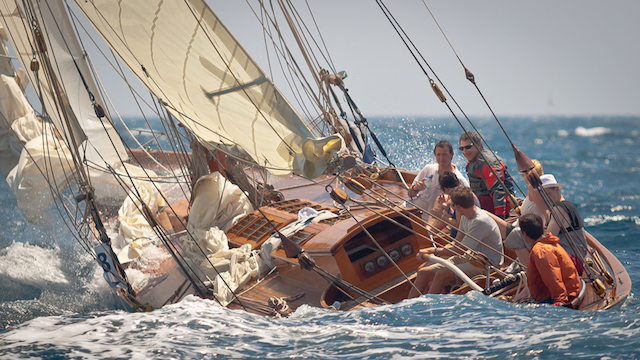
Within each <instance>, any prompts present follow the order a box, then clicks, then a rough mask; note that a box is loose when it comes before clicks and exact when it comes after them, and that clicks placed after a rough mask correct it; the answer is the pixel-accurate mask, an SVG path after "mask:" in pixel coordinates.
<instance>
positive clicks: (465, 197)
mask: <svg viewBox="0 0 640 360" xmlns="http://www.w3.org/2000/svg"><path fill="white" fill-rule="evenodd" d="M449 197H450V198H451V202H452V203H453V205H458V206H461V207H463V208H465V209H469V208H472V207H473V205H475V201H474V199H473V192H472V191H471V188H469V187H466V186H464V185H458V186H456V187H454V188H453V189H452V190H451V192H450V193H449Z"/></svg>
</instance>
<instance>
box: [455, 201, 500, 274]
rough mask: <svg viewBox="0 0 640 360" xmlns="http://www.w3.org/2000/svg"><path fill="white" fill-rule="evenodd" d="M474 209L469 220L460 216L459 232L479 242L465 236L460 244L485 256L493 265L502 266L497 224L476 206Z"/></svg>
mask: <svg viewBox="0 0 640 360" xmlns="http://www.w3.org/2000/svg"><path fill="white" fill-rule="evenodd" d="M475 209H476V211H475V214H474V215H473V217H472V218H471V219H468V218H467V217H466V216H460V230H461V231H462V232H463V233H465V234H469V235H471V236H473V237H474V238H476V239H478V241H479V242H478V241H476V240H474V239H472V238H470V237H469V236H468V235H465V236H464V238H462V244H464V245H466V246H467V247H469V248H471V249H473V250H475V251H478V252H481V253H483V254H485V255H486V256H487V257H488V258H489V260H490V261H491V263H492V264H493V265H502V262H503V260H504V259H503V256H502V253H503V249H502V237H501V235H500V229H499V228H498V224H497V223H496V222H495V220H493V219H492V218H491V217H490V216H489V215H487V213H485V212H484V210H482V209H480V208H479V207H477V206H476V208H475ZM491 249H494V250H495V251H494V250H491Z"/></svg>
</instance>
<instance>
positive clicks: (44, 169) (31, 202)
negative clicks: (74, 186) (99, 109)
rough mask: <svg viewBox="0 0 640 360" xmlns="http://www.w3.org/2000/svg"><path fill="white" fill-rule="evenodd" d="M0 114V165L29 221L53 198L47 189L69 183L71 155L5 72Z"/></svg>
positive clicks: (0, 89)
mask: <svg viewBox="0 0 640 360" xmlns="http://www.w3.org/2000/svg"><path fill="white" fill-rule="evenodd" d="M0 113H1V114H2V116H0V155H1V156H0V168H1V169H2V174H3V175H4V176H5V177H6V179H7V183H8V184H9V186H10V187H11V190H12V191H13V193H14V195H15V197H16V200H17V202H18V206H19V207H20V209H21V210H22V213H23V214H24V217H25V219H27V220H28V221H31V222H33V221H36V220H37V219H38V218H39V217H40V214H41V212H42V210H43V209H46V208H47V207H49V205H50V204H51V202H52V201H53V195H52V190H51V189H55V190H58V191H62V190H64V189H66V188H67V187H68V186H69V182H70V178H69V176H70V175H71V174H72V170H73V168H74V166H73V158H72V156H71V153H70V151H69V148H67V147H66V145H65V144H64V143H62V142H61V141H60V140H59V139H58V138H57V137H56V136H55V133H54V131H53V128H52V126H51V125H50V124H49V123H47V122H43V121H42V120H41V119H39V118H38V117H36V114H35V112H34V111H33V108H32V107H31V105H29V102H28V101H27V99H26V98H25V97H24V94H23V92H22V89H21V88H20V86H19V85H18V84H17V83H16V81H15V79H14V78H13V77H10V76H6V75H0Z"/></svg>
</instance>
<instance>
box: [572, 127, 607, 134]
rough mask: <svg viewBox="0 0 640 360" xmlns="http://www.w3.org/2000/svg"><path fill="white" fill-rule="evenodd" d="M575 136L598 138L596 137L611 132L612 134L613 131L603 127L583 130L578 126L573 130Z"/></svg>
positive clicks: (583, 128)
mask: <svg viewBox="0 0 640 360" xmlns="http://www.w3.org/2000/svg"><path fill="white" fill-rule="evenodd" d="M574 132H575V134H576V135H578V136H598V135H604V134H609V133H611V132H613V130H611V129H609V128H606V127H603V126H596V127H592V128H585V127H582V126H578V127H577V128H576V129H575V130H574Z"/></svg>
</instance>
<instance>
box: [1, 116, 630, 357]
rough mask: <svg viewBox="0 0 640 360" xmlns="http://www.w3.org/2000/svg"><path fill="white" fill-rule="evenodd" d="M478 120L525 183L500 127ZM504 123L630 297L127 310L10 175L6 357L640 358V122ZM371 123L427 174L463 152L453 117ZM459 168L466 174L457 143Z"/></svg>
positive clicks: (392, 152)
mask: <svg viewBox="0 0 640 360" xmlns="http://www.w3.org/2000/svg"><path fill="white" fill-rule="evenodd" d="M473 120H475V121H474V124H475V125H476V127H478V128H479V129H480V131H481V133H482V135H483V136H484V137H485V138H486V139H487V140H488V141H489V144H490V146H491V149H492V150H493V151H495V152H497V153H498V154H499V155H500V156H501V157H502V158H504V159H505V161H506V162H507V164H508V166H509V169H510V172H511V173H512V174H513V175H514V176H515V177H516V179H517V180H518V183H519V185H520V186H521V187H523V188H524V184H523V183H522V181H521V179H518V177H519V175H518V172H517V169H516V166H515V162H514V160H513V153H512V151H511V145H510V143H509V142H508V140H507V138H506V137H505V136H504V134H503V133H502V131H501V130H500V129H499V127H498V126H497V125H496V123H495V121H493V120H492V119H473ZM500 120H501V123H502V125H503V126H504V128H505V129H506V131H507V132H508V135H509V138H510V139H511V141H512V142H513V143H514V144H516V145H517V146H518V147H519V148H520V149H521V150H522V151H523V152H525V153H526V154H527V155H528V156H529V157H530V158H532V159H533V158H535V159H539V160H540V161H541V162H542V164H543V166H544V170H545V172H547V173H552V174H554V175H555V177H556V179H557V180H558V181H559V182H560V183H562V184H563V185H564V188H563V189H562V192H563V194H564V196H565V197H566V198H567V199H569V200H571V201H572V202H574V203H575V204H576V205H577V206H578V209H579V211H580V213H581V214H582V216H583V218H584V219H585V226H586V228H587V230H588V231H590V232H591V233H592V234H594V235H595V236H596V237H597V238H598V240H599V241H600V242H602V243H603V244H604V245H605V246H606V247H607V248H608V249H609V250H611V251H612V252H613V253H614V254H615V255H616V256H617V257H618V259H619V260H620V261H621V262H622V263H623V264H624V265H625V267H626V269H627V270H628V272H629V274H630V276H631V280H632V281H633V283H634V288H633V290H632V293H631V295H630V296H629V298H628V299H627V300H626V302H625V303H624V304H622V305H620V306H618V307H616V308H613V309H610V310H606V311H600V312H578V311H573V310H569V309H565V308H558V307H553V306H534V305H514V304H509V303H505V302H502V301H499V300H496V299H492V298H488V297H485V296H483V295H481V294H479V293H470V294H468V295H465V296H453V295H435V296H421V297H419V298H416V299H411V300H405V301H402V302H400V303H398V304H395V305H389V306H381V307H376V308H368V309H363V310H356V311H352V312H336V311H330V310H325V309H318V308H312V307H307V306H303V307H301V308H299V309H298V310H297V311H296V312H295V313H293V314H292V315H291V316H290V317H288V318H283V319H273V318H266V317H262V316H258V315H252V314H248V313H245V312H242V311H234V310H229V309H226V308H221V307H220V306H218V305H217V304H216V303H215V302H213V301H208V300H202V299H199V298H195V297H189V298H187V299H185V300H184V301H182V302H180V303H179V304H174V305H170V306H166V307H164V308H162V309H158V310H155V311H153V312H150V313H127V312H124V311H122V310H120V309H119V305H118V301H117V300H116V299H115V298H114V297H113V295H111V293H110V291H109V289H108V286H107V285H106V284H105V283H104V281H103V280H102V275H101V273H100V271H99V269H98V268H97V266H96V265H95V264H94V262H93V261H92V260H91V258H90V257H89V256H87V255H86V254H85V253H84V252H83V250H82V249H81V248H80V246H79V245H77V244H76V242H75V240H74V238H73V236H72V235H71V233H70V232H69V230H67V229H66V228H65V226H64V223H63V222H61V221H60V220H59V218H57V217H56V214H55V213H51V214H47V215H46V216H45V217H44V218H43V219H42V220H41V222H40V224H37V225H34V224H30V223H27V222H26V221H25V220H24V218H23V217H22V215H21V214H20V213H19V210H18V209H17V206H16V203H15V199H14V198H13V196H12V195H11V193H10V191H9V189H8V186H7V185H6V183H4V182H0V201H1V203H2V204H3V206H2V207H1V208H0V311H1V313H0V359H19V358H30V359H31V358H34V359H37V358H42V359H104V358H109V359H145V360H147V359H216V358H219V359H228V358H264V359H405V358H414V359H437V358H443V359H479V358H481V359H509V358H513V359H557V358H571V359H580V358H585V359H635V358H640V334H639V332H640V302H639V301H638V299H637V298H636V296H635V295H634V293H635V292H636V291H635V289H636V287H637V286H638V285H640V262H639V261H638V253H639V252H640V251H639V249H640V247H639V246H638V241H639V240H640V218H639V217H638V214H639V212H638V210H639V209H640V182H639V181H638V176H640V149H638V144H640V134H639V132H638V130H637V129H638V126H637V124H638V122H639V121H640V118H638V117H603V116H598V117H557V116H555V117H553V116H547V117H539V118H534V117H514V118H503V119H500ZM369 122H370V126H371V129H372V130H373V131H374V132H375V133H376V135H377V136H378V138H379V140H380V141H381V142H382V143H383V144H384V146H385V149H386V151H387V153H388V154H389V159H390V161H391V162H393V163H394V164H395V165H396V166H399V167H403V168H406V169H409V170H414V171H417V170H420V168H421V167H422V166H423V165H424V164H425V163H429V162H434V161H435V160H434V157H433V145H434V144H435V143H436V142H437V141H438V140H440V139H446V140H449V141H451V142H452V144H454V146H456V145H457V138H458V136H459V134H460V132H461V129H460V126H459V125H458V124H457V123H456V122H455V121H453V120H451V119H448V118H436V119H434V118H409V117H407V118H402V117H389V118H375V119H369ZM463 125H464V126H465V127H467V126H466V124H464V123H463ZM456 147H457V146H456ZM378 154H379V155H380V152H379V151H378ZM454 163H455V164H457V165H458V166H460V167H462V168H464V164H465V160H464V158H463V157H462V155H461V154H460V152H459V151H457V150H456V155H455V157H454ZM518 195H521V194H520V193H519V194H518Z"/></svg>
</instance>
